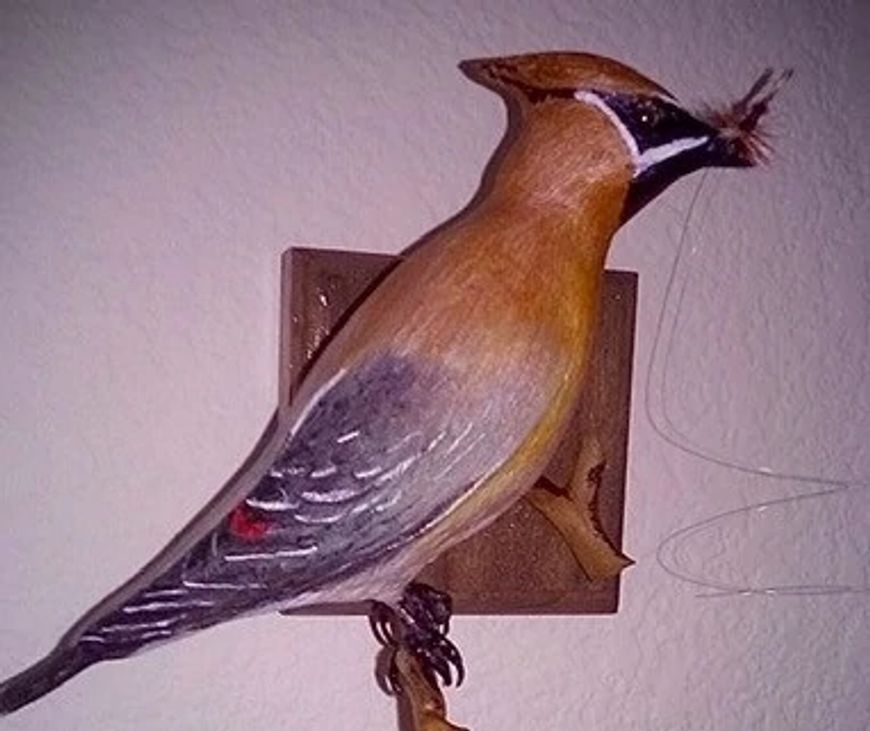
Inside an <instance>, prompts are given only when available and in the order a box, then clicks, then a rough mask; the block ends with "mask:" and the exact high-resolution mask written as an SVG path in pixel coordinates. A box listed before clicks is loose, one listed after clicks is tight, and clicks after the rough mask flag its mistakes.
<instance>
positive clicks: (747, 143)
mask: <svg viewBox="0 0 870 731" xmlns="http://www.w3.org/2000/svg"><path fill="white" fill-rule="evenodd" d="M791 73H792V72H791V70H787V71H785V72H783V73H782V74H780V75H779V76H778V77H777V78H776V79H773V71H772V70H771V69H767V70H766V71H765V72H764V73H763V74H762V75H761V77H760V78H759V79H758V81H756V82H755V83H754V84H753V85H752V88H751V89H750V90H749V92H748V93H747V94H746V96H744V97H743V98H742V99H740V100H738V101H736V102H735V103H734V104H732V105H730V106H729V107H726V108H725V109H722V110H716V109H708V110H704V111H702V112H701V113H700V114H698V115H692V119H691V120H690V121H689V122H688V127H690V128H692V134H691V136H692V139H694V140H705V141H703V142H702V143H701V144H698V145H697V146H690V147H688V148H687V149H685V150H681V151H679V152H678V154H674V155H671V156H668V157H662V159H656V160H652V161H650V163H649V164H648V165H646V166H644V167H643V168H641V169H640V170H638V172H637V173H636V175H635V177H634V179H633V180H632V182H631V185H630V187H629V190H628V195H627V198H626V202H625V207H624V209H623V212H622V223H625V222H626V221H628V220H629V219H630V218H632V217H633V216H634V215H635V214H636V213H637V212H638V211H640V210H641V209H642V208H643V207H644V206H646V204H647V203H649V202H650V201H652V200H653V199H654V198H656V197H657V196H658V195H659V194H661V193H662V192H663V191H664V190H665V189H666V188H667V187H668V186H669V185H671V183H673V182H674V181H675V180H678V179H679V178H681V177H683V176H685V175H688V174H690V173H693V172H695V171H696V170H700V169H702V168H748V167H753V166H755V165H758V164H759V163H761V162H764V161H766V160H767V157H768V154H769V152H770V148H769V145H768V143H767V139H766V135H765V132H764V130H763V128H762V127H761V126H760V122H761V120H762V118H763V117H764V115H765V114H766V113H767V111H768V108H769V105H770V100H771V99H772V98H773V96H774V95H775V94H776V92H777V91H778V90H779V89H780V87H781V86H782V85H783V84H784V83H785V82H786V81H787V80H788V79H789V78H790V77H791Z"/></svg>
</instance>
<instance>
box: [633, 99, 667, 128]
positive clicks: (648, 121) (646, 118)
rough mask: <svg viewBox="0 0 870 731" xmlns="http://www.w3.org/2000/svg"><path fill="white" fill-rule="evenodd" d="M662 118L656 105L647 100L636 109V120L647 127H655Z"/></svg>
mask: <svg viewBox="0 0 870 731" xmlns="http://www.w3.org/2000/svg"><path fill="white" fill-rule="evenodd" d="M661 118H662V111H661V109H659V108H658V106H657V105H655V104H652V103H650V102H647V103H645V104H642V105H641V106H640V108H639V109H638V120H639V121H640V123H641V124H643V125H645V126H647V127H655V126H656V125H657V124H658V123H659V122H660V121H661Z"/></svg>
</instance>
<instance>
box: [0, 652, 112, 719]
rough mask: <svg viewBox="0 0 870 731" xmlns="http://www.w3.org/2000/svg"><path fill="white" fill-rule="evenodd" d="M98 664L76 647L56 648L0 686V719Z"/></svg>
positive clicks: (94, 659) (88, 654)
mask: <svg viewBox="0 0 870 731" xmlns="http://www.w3.org/2000/svg"><path fill="white" fill-rule="evenodd" d="M98 660H99V658H98V657H95V656H94V655H93V654H91V653H89V652H87V650H86V649H84V648H82V647H80V646H76V645H74V646H72V647H69V646H63V645H59V646H58V647H56V648H55V649H54V650H53V651H52V652H50V653H49V654H48V655H46V656H45V657H44V658H42V660H40V661H39V662H37V663H34V664H33V665H31V666H30V667H29V668H27V669H26V670H23V671H22V672H20V673H18V675H13V676H12V677H11V678H8V679H6V680H4V681H3V682H2V683H0V716H5V715H7V714H9V713H12V712H13V711H17V710H18V709H19V708H21V707H22V706H26V705H27V704H28V703H33V701H35V700H37V699H38V698H41V697H42V696H44V695H45V694H46V693H48V692H49V691H52V690H54V689H55V688H57V686H59V685H60V684H61V683H65V682H66V681H67V680H69V679H70V678H71V677H73V676H74V675H76V674H78V673H80V672H81V671H82V670H84V669H85V668H86V667H88V665H91V664H92V663H95V662H97V661H98Z"/></svg>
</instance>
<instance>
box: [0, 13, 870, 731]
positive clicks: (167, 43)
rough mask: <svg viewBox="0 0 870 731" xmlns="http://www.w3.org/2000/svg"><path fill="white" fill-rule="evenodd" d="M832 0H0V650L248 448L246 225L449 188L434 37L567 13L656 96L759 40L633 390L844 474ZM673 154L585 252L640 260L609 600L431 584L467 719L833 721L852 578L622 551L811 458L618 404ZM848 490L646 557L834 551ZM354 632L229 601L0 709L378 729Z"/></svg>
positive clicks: (457, 120) (672, 243) (338, 236)
mask: <svg viewBox="0 0 870 731" xmlns="http://www.w3.org/2000/svg"><path fill="white" fill-rule="evenodd" d="M823 5H824V7H822V6H823ZM867 8H868V6H867V4H866V3H861V2H853V3H849V2H831V3H824V4H822V3H813V2H808V1H804V2H793V3H784V2H769V3H757V2H751V1H750V0H735V2H709V1H703V2H689V1H688V0H659V2H634V3H627V2H626V3H616V2H595V1H593V0H549V1H548V2H535V3H532V2H509V1H505V2H496V1H495V0H478V1H477V2H471V1H468V2H458V3H449V2H419V3H413V2H401V1H399V0H371V1H370V2H367V3H355V2H331V3H316V2H306V3H302V2H300V3H293V2H284V3H279V2H247V3H246V2H230V1H229V0H216V1H215V2H200V3H196V2H189V1H184V2H146V3H140V2H115V3H111V2H109V3H96V2H94V3H84V2H78V3H75V2H35V3H19V2H5V3H3V4H2V7H0V186H2V187H0V343H2V344H0V352H2V369H0V464H2V470H0V491H2V495H3V509H2V510H0V548H2V559H0V587H2V589H0V675H6V674H8V673H11V672H13V671H17V670H18V669H20V667H21V666H22V665H23V664H24V663H26V662H28V661H31V660H33V659H35V658H36V656H37V655H39V654H41V653H42V652H44V651H46V650H48V649H49V647H50V646H51V645H52V644H53V643H54V641H55V640H56V639H57V637H58V636H59V635H60V633H61V632H62V631H63V630H65V629H66V628H67V626H68V625H69V624H70V623H71V621H73V620H74V619H75V618H76V617H77V616H78V615H79V613H80V612H81V611H82V610H84V609H85V608H86V607H88V606H89V605H90V604H91V603H92V602H94V601H95V600H96V599H97V598H99V597H100V596H102V595H103V594H104V593H105V592H106V591H108V590H110V589H112V588H113V587H114V586H115V585H117V584H118V583H119V582H120V581H121V580H123V579H124V578H126V577H127V576H128V575H129V574H130V573H131V572H132V571H133V570H135V569H136V568H138V567H139V565H140V564H141V563H143V562H144V561H145V560H146V559H147V558H149V557H150V555H151V554H152V553H153V552H154V551H155V549H157V548H158V547H159V546H161V545H162V544H163V543H164V542H165V541H166V540H167V539H168V538H169V537H170V536H171V535H172V534H173V532H174V531H175V530H176V528H178V527H179V526H180V525H181V524H182V522H183V521H185V520H186V519H187V518H188V516H190V515H191V514H192V513H193V512H194V511H195V510H196V509H197V508H198V507H199V506H200V505H201V504H202V503H203V502H204V501H205V500H206V499H207V498H208V497H209V496H210V495H211V494H212V492H213V491H214V490H215V489H216V487H217V486H219V485H220V484H221V483H222V482H223V481H224V479H225V478H226V477H227V475H229V474H230V473H231V472H232V470H233V469H234V468H235V467H236V466H237V464H238V462H239V460H240V459H241V458H242V457H243V456H244V455H245V454H246V453H247V451H248V449H249V447H250V445H251V443H252V441H253V440H254V439H255V438H256V437H257V436H258V434H259V433H260V430H261V428H262V426H263V424H264V423H265V420H266V419H267V418H268V416H269V414H270V413H271V410H272V408H273V406H274V400H275V393H276V389H277V383H276V368H275V363H276V358H277V320H278V309H277V304H278V269H277V267H278V257H279V254H280V253H281V251H282V250H283V249H285V248H286V247H287V246H288V245H290V244H291V243H306V244H313V245H334V246H342V247H356V248H360V249H373V250H381V251H397V250H399V249H401V248H402V247H403V246H405V245H406V244H407V243H408V242H410V241H412V240H413V239H414V238H416V237H417V236H418V235H420V234H421V233H423V232H424V231H425V230H427V229H428V228H430V227H431V226H433V225H435V224H436V223H438V222H439V221H441V220H442V219H443V218H445V217H446V216H447V215H449V214H450V213H451V212H453V211H454V210H456V209H457V208H458V207H460V206H461V205H462V204H463V203H464V202H465V201H466V200H467V199H468V197H469V196H470V195H471V194H472V192H473V191H474V189H475V187H476V183H477V180H478V175H479V172H480V170H481V167H482V165H483V164H484V162H485V160H486V159H487V157H488V155H489V153H490V151H491V149H492V147H493V145H494V144H495V143H496V141H497V140H498V139H499V137H500V134H501V130H502V125H503V113H502V110H501V107H500V104H499V102H498V101H497V100H496V99H495V98H494V97H492V96H491V95H488V94H487V93H486V92H485V91H484V90H482V89H480V88H477V87H474V86H473V85H471V84H469V83H468V82H467V81H465V80H464V79H463V78H462V77H461V75H460V74H459V73H458V72H457V70H456V68H455V65H456V62H457V61H458V60H459V59H462V58H465V57H469V56H477V55H484V54H498V53H508V52H519V51H525V50H532V49H553V48H575V49H584V50H592V51H597V52H602V53H606V54H608V55H612V56H615V57H617V58H620V59H623V60H625V61H627V62H630V63H632V64H634V65H636V66H637V67H638V68H639V69H640V70H642V71H643V72H645V73H648V74H649V75H651V76H653V77H654V78H656V79H658V80H660V81H661V82H662V83H664V84H665V85H666V86H668V87H669V88H671V89H672V90H674V91H675V92H676V93H677V94H679V95H681V96H683V97H684V98H686V99H689V100H699V99H713V100H722V99H727V98H728V97H730V96H733V95H735V94H739V93H742V92H743V91H744V90H745V88H746V86H747V85H748V83H749V82H750V81H751V80H752V79H753V78H754V76H755V75H756V74H757V73H758V72H759V70H760V69H761V68H762V67H764V66H766V65H774V66H779V67H782V66H786V65H793V66H795V67H796V70H797V73H796V77H795V80H794V82H793V83H792V85H791V86H790V88H789V89H788V90H787V91H786V92H785V93H784V94H783V95H782V98H781V99H780V100H778V102H777V105H776V114H775V128H776V140H775V141H776V147H777V149H778V153H777V155H776V156H775V160H774V163H773V164H772V165H771V166H770V167H769V168H767V169H765V170H761V171H755V172H753V173H751V174H748V173H747V174H740V173H734V172H730V173H729V172H723V173H715V174H713V175H711V176H710V178H709V181H708V184H707V185H706V187H705V191H704V193H703V194H702V197H701V203H700V205H699V206H698V209H697V211H696V214H695V215H694V217H693V219H692V222H691V224H690V226H689V238H688V241H687V244H688V245H689V246H690V247H691V248H692V250H693V252H694V253H691V254H690V255H688V256H687V257H686V258H685V259H684V263H685V264H686V266H685V267H684V268H682V269H681V270H680V272H681V274H680V276H679V278H678V279H679V281H680V282H682V283H684V284H685V293H686V294H685V297H686V299H685V301H684V307H683V308H682V309H681V311H680V316H679V319H678V322H677V328H676V331H675V332H676V334H675V336H674V339H673V344H672V348H671V351H670V352H671V354H672V357H671V359H670V361H669V363H668V365H667V375H668V378H667V381H666V383H665V386H664V394H665V399H664V402H665V404H666V405H667V414H668V417H669V418H670V420H671V421H672V422H673V427H674V429H675V430H676V431H680V432H683V433H684V434H685V436H686V437H688V438H690V440H691V441H692V442H693V443H695V444H696V446H698V447H700V448H701V449H702V450H704V451H711V452H714V453H716V454H718V455H720V456H723V457H725V458H726V460H727V461H741V462H744V463H746V464H747V465H749V466H754V467H767V468H770V469H773V470H775V471H790V472H796V473H800V474H814V475H822V476H825V477H828V478H839V479H852V480H860V478H861V477H862V476H864V477H866V476H868V475H870V451H868V436H870V416H868V415H870V376H868V374H870V326H868V322H870V317H868V314H870V254H868V247H867V242H868V234H870V215H868V203H867V200H868V169H870V152H868V145H867V144H866V128H867V120H868V119H870V90H868V89H870V86H868V84H867V77H868V71H870V58H868V56H870V52H868V50H867V49H868V45H867V40H866V39H867V38H868V37H870V22H868V9H867ZM696 187H697V179H693V180H689V181H684V182H683V183H681V184H679V185H678V186H676V187H675V189H674V190H672V191H670V192H669V193H668V194H667V196H666V197H665V199H664V200H662V201H661V202H660V203H659V204H658V205H657V206H655V207H654V208H652V209H650V210H649V211H647V212H645V213H644V214H643V215H642V216H640V217H639V218H638V219H637V220H635V221H633V222H632V224H631V225H630V226H629V227H627V229H626V230H625V231H624V232H623V233H622V234H621V235H620V236H619V240H618V242H617V245H616V247H615V250H614V252H613V256H612V265H614V266H619V267H628V268H633V269H636V270H638V271H639V272H640V274H641V287H642V291H641V301H640V307H641V312H640V317H639V322H638V327H639V329H638V352H637V378H636V394H637V396H636V400H635V408H634V413H633V431H632V447H631V468H630V487H629V510H628V522H627V533H626V543H627V548H628V550H629V551H630V553H631V554H632V555H633V556H635V558H636V559H637V560H638V564H637V566H636V567H634V568H633V569H631V571H630V573H629V574H628V576H627V578H626V581H625V583H624V594H623V604H622V609H621V611H620V613H619V614H618V615H617V616H613V617H597V618H589V617H572V618H548V619H543V618H536V619H484V618H478V619H460V620H459V621H457V622H456V624H455V630H454V631H455V639H456V641H457V642H458V643H459V644H460V646H461V647H462V649H463V650H464V652H465V655H466V658H467V662H468V666H469V672H470V679H469V681H468V683H467V685H466V686H465V687H463V689H462V690H461V691H459V692H457V693H451V695H450V700H451V708H452V710H453V712H454V716H455V717H456V718H457V719H458V720H460V721H461V722H463V723H466V724H468V725H469V726H471V727H472V728H473V729H474V730H475V731H485V730H486V729H553V730H554V731H555V730H559V731H577V730H579V729H595V731H608V730H613V731H615V730H616V729H619V731H632V730H636V731H641V730H642V731H700V730H708V729H709V730H712V729H716V731H746V730H747V729H753V731H786V730H788V731H820V730H821V729H826V730H835V731H862V730H863V729H866V728H870V701H868V698H870V688H868V681H867V672H866V658H867V657H868V656H870V638H868V626H870V622H868V619H870V617H868V602H867V598H868V596H867V594H861V593H856V592H847V593H843V594H837V595H830V594H826V595H822V596H812V597H802V598H796V597H784V596H771V597H757V596H756V597H725V598H716V599H699V598H697V597H696V594H697V593H698V589H697V588H696V587H693V586H691V585H688V584H686V583H683V582H680V581H678V580H676V579H674V578H673V577H672V576H670V575H669V574H668V573H667V572H666V571H665V570H664V569H663V567H662V566H661V565H660V564H659V563H658V562H657V560H656V553H657V549H658V548H659V547H660V545H661V544H662V541H664V540H665V538H666V537H667V536H668V535H669V534H671V533H672V532H673V531H675V530H677V529H679V528H681V527H684V526H687V525H691V524H692V523H693V522H696V521H699V520H702V519H704V518H705V517H707V516H710V515H713V514H715V513H717V512H721V511H726V510H731V509H736V508H740V507H742V506H745V505H748V504H751V503H753V502H758V501H761V500H772V499H776V498H779V497H784V496H788V495H797V494H806V493H810V492H812V491H814V490H817V489H818V488H819V486H818V485H815V484H812V483H801V482H798V481H796V480H786V481H777V480H769V479H764V478H762V477H759V476H757V475H751V474H741V473H739V472H736V471H734V470H732V469H728V468H726V467H722V466H717V465H714V464H711V463H709V462H705V461H702V460H698V459H696V458H693V457H691V456H689V455H687V454H686V453H684V452H682V451H680V450H678V449H675V448H674V447H672V446H671V445H669V444H667V443H666V442H665V441H663V440H662V439H661V438H660V437H659V436H657V435H656V434H655V433H654V432H653V429H652V427H651V425H650V422H649V420H648V418H647V415H646V414H645V411H644V408H643V404H644V398H643V396H644V393H645V372H646V369H647V366H648V364H649V362H650V358H651V355H652V347H653V338H654V333H655V326H656V320H657V316H658V312H659V310H660V308H661V306H662V302H663V298H664V291H665V284H666V280H667V277H668V274H669V271H670V267H671V264H672V262H673V259H674V255H675V252H676V249H677V244H678V240H679V236H680V232H681V230H682V229H683V221H684V216H685V211H686V209H687V207H688V204H689V201H690V198H691V195H692V193H693V191H694V190H695V189H696ZM672 314H673V313H672ZM671 321H673V320H671ZM656 394H659V392H658V391H657V392H656ZM652 407H653V412H654V414H657V415H658V417H659V418H661V416H662V414H663V407H662V404H661V401H660V399H658V398H655V399H653V403H652ZM679 439H682V440H683V442H685V441H686V440H685V439H684V438H682V437H680V438H679ZM868 516H870V500H868V498H867V496H866V493H864V492H862V491H860V490H853V491H851V492H848V493H841V494H838V495H836V496H834V497H832V498H828V499H825V500H818V499H816V500H804V501H799V502H793V503H788V504H785V505H783V506H771V507H770V508H768V509H767V510H766V511H764V512H763V513H761V512H758V511H756V512H754V513H752V514H741V515H738V516H736V517H734V518H733V519H730V520H724V521H720V522H719V523H717V524H716V525H715V526H713V527H712V528H711V529H709V530H707V531H706V532H704V533H700V534H697V535H694V536H691V537H690V540H689V542H687V543H686V545H685V548H686V551H685V552H684V553H683V554H681V555H683V556H684V558H682V559H680V561H682V564H681V565H682V566H683V568H688V569H691V570H692V571H694V572H696V573H698V572H699V573H701V574H702V575H703V576H705V577H706V578H707V579H716V580H719V581H729V582H731V583H735V584H739V585H746V584H748V585H752V586H760V587H764V586H771V585H777V584H787V583H799V584H804V585H806V584H814V583H820V582H821V583H826V582H827V583H830V582H834V583H838V584H841V585H844V586H852V587H861V586H866V585H867V584H868V583H870V580H868V577H867V569H866V568H865V566H866V559H867V555H868V553H870V546H868V538H867V536H868V535H870V517H868ZM374 651H375V645H374V642H373V640H372V639H371V637H370V634H369V630H368V628H367V626H366V623H365V622H364V621H361V620H360V619H354V618H350V619H336V618H329V619H292V620H288V619H281V618H278V617H264V618H260V619H256V620H250V621H247V622H239V623H234V624H231V625H229V626H224V627H220V628H217V629H215V630H213V631H209V632H207V633H203V634H201V635H200V636H198V637H195V638H192V639H190V640H187V641H184V642H180V643H176V644H173V645H171V646H167V647H165V648H162V649H160V650H157V651H154V652H151V653H146V654H144V655H142V656H141V657H139V658H136V659H134V660H132V661H129V662H124V663H118V664H111V663H109V664H104V665H102V666H99V667H96V668H93V669H91V670H89V671H88V672H86V673H85V674H83V675H82V676H80V677H79V678H77V679H76V680H75V681H73V682H70V683H69V684H67V685H66V686H64V687H63V688H62V689H61V690H59V691H57V692H56V693H54V694H53V695H51V696H50V697H48V698H46V699H44V700H43V701H42V702H40V703H38V704H36V705H34V706H32V707H30V708H28V709H26V710H25V711H22V712H21V713H20V714H18V715H15V716H12V717H9V718H7V719H3V721H2V723H3V728H4V729H6V728H8V729H10V731H12V729H18V730H21V731H23V730H25V729H40V730H42V729H54V728H63V729H66V730H67V731H73V730H75V729H81V730H85V729H87V730H89V731H93V730H94V729H111V730H112V731H124V730H133V729H157V728H166V729H179V730H181V729H190V730H191V731H192V730H194V729H196V730H197V731H198V730H200V729H206V728H207V729H220V730H221V731H230V730H231V729H246V730H248V729H253V728H259V729H279V728H280V729H317V730H318V731H330V730H332V729H334V730H335V731H338V730H339V729H342V730H346V729H367V730H371V731H375V730H378V731H380V730H381V729H391V728H394V725H395V722H394V711H393V705H392V703H391V702H390V701H389V700H388V699H386V698H385V697H383V696H382V695H381V694H380V693H379V692H378V691H377V689H376V688H375V685H374V682H373V680H372V675H371V670H372V663H373V654H374Z"/></svg>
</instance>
